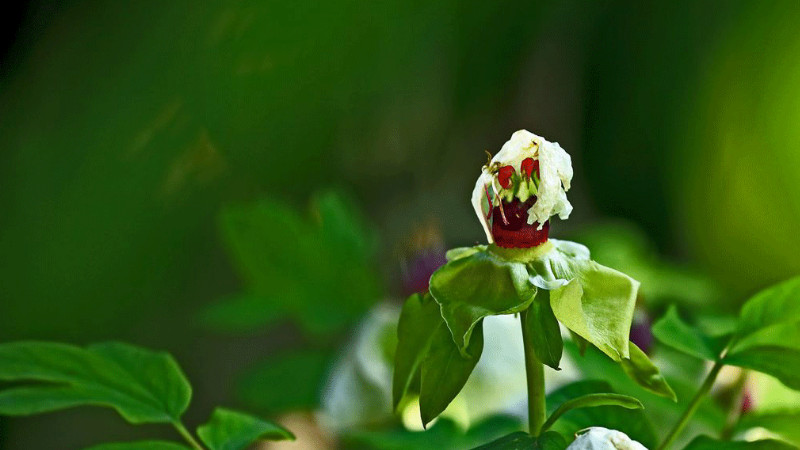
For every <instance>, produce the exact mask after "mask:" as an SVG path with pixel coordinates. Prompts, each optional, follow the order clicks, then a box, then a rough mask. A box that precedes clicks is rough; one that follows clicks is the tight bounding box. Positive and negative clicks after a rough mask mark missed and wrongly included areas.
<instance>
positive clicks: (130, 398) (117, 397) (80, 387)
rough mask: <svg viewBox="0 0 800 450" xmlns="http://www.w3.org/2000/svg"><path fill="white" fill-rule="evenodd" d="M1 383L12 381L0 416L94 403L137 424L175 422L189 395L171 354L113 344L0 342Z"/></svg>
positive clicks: (2, 396)
mask: <svg viewBox="0 0 800 450" xmlns="http://www.w3.org/2000/svg"><path fill="white" fill-rule="evenodd" d="M0 380H4V381H11V382H14V383H15V384H14V385H13V386H12V387H10V388H8V389H5V390H3V391H0V414H7V415H29V414H36V413H42V412H48V411H55V410H59V409H64V408H69V407H74V406H81V405H97V406H106V407H110V408H114V409H115V410H116V411H117V412H118V413H119V414H120V415H121V416H122V417H123V418H125V420H127V421H128V422H131V423H135V424H136V423H172V422H177V421H178V420H179V418H180V416H181V414H183V412H184V411H185V410H186V408H187V407H188V406H189V400H190V398H191V393H192V390H191V386H190V385H189V382H188V381H187V380H186V377H185V376H184V375H183V372H182V371H181V369H180V367H178V364H177V363H176V362H175V360H174V359H173V358H172V357H171V356H170V355H169V354H167V353H162V352H153V351H149V350H145V349H141V348H138V347H134V346H132V345H128V344H122V343H116V342H112V343H102V344H95V345H91V346H89V347H88V348H80V347H76V346H73V345H66V344H56V343H47V342H14V343H8V344H0ZM31 381H35V382H36V383H35V384H34V383H30V382H31Z"/></svg>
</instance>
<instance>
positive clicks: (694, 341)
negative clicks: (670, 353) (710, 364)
mask: <svg viewBox="0 0 800 450" xmlns="http://www.w3.org/2000/svg"><path fill="white" fill-rule="evenodd" d="M653 336H655V337H656V339H658V340H659V341H661V342H662V343H664V344H666V345H669V346H670V347H672V348H674V349H676V350H680V351H682V352H684V353H686V354H689V355H692V356H696V357H698V358H701V359H707V360H712V361H713V360H715V359H717V355H718V354H719V351H718V349H717V348H716V347H715V345H714V343H713V341H712V339H711V338H710V337H708V336H705V335H703V334H702V333H701V332H700V331H699V330H697V329H696V328H693V327H691V326H689V325H687V324H686V323H685V322H684V321H683V320H681V318H680V317H679V316H678V310H677V309H676V308H675V307H674V306H672V307H670V309H669V310H667V313H666V314H665V315H664V317H662V318H661V319H659V320H658V321H657V322H656V323H655V324H654V325H653Z"/></svg>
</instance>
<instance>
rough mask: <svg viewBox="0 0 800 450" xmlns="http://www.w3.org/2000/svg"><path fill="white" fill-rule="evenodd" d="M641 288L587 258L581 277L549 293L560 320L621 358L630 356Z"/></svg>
mask: <svg viewBox="0 0 800 450" xmlns="http://www.w3.org/2000/svg"><path fill="white" fill-rule="evenodd" d="M638 287H639V283H638V282H637V281H636V280H634V279H632V278H630V277H629V276H627V275H625V274H623V273H622V272H618V271H616V270H614V269H610V268H608V267H605V266H601V265H600V264H597V263H595V262H593V261H588V262H586V263H585V264H583V266H582V267H581V269H580V270H579V271H578V278H576V279H574V280H573V281H571V282H570V283H569V284H567V285H566V286H564V287H561V288H558V289H555V290H553V291H551V292H550V305H551V306H552V308H553V313H554V314H555V316H556V318H557V319H558V321H559V322H561V323H562V324H564V326H566V327H567V328H569V329H570V330H572V331H574V332H575V333H577V334H578V335H580V336H581V337H583V338H584V339H586V340H587V341H589V342H590V343H592V344H593V345H594V346H595V347H597V348H599V349H600V350H602V351H603V353H605V354H607V355H608V356H610V357H611V358H612V359H614V360H615V361H619V360H620V359H622V358H627V357H628V335H629V333H630V327H631V321H632V320H633V308H634V306H635V305H636V292H637V289H638Z"/></svg>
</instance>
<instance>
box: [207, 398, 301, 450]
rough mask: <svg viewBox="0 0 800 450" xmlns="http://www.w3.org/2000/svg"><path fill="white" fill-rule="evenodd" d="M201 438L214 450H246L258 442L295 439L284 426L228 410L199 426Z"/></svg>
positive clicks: (221, 410) (220, 409) (216, 414)
mask: <svg viewBox="0 0 800 450" xmlns="http://www.w3.org/2000/svg"><path fill="white" fill-rule="evenodd" d="M197 436H199V437H200V440H201V441H203V443H204V444H206V445H207V446H208V448H209V449H210V450H244V449H246V448H249V447H250V445H252V444H253V443H255V442H258V441H281V440H284V439H289V440H294V435H293V434H292V433H291V432H289V431H288V430H286V429H285V428H283V427H281V426H280V425H277V424H275V423H273V422H269V421H267V420H264V419H260V418H258V417H254V416H251V415H249V414H244V413H241V412H237V411H232V410H230V409H225V408H216V409H215V410H214V412H213V413H212V414H211V419H210V420H209V421H208V422H207V423H205V424H203V425H200V426H199V427H197Z"/></svg>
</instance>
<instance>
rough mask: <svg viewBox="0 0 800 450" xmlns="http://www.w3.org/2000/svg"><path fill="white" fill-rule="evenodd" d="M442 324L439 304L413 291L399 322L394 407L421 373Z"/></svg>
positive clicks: (393, 389)
mask: <svg viewBox="0 0 800 450" xmlns="http://www.w3.org/2000/svg"><path fill="white" fill-rule="evenodd" d="M443 324H444V322H443V321H442V316H441V314H440V313H439V305H438V304H437V303H436V302H435V301H433V298H431V296H430V295H425V296H422V295H421V294H414V295H412V296H411V297H409V298H408V300H406V302H405V304H404V305H403V310H402V312H401V313H400V321H399V322H398V324H397V349H396V350H395V355H394V373H393V375H392V402H393V405H394V408H395V409H396V408H397V406H398V405H399V404H400V401H401V400H402V399H403V397H404V396H405V395H406V392H407V391H408V389H409V387H410V385H411V381H412V380H413V379H414V377H415V376H416V375H417V374H418V372H419V369H420V365H421V364H422V361H423V360H424V359H425V357H426V356H427V354H428V348H429V347H430V345H431V340H432V338H433V336H434V335H435V333H436V331H437V330H438V329H439V328H440V326H441V325H443Z"/></svg>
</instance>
